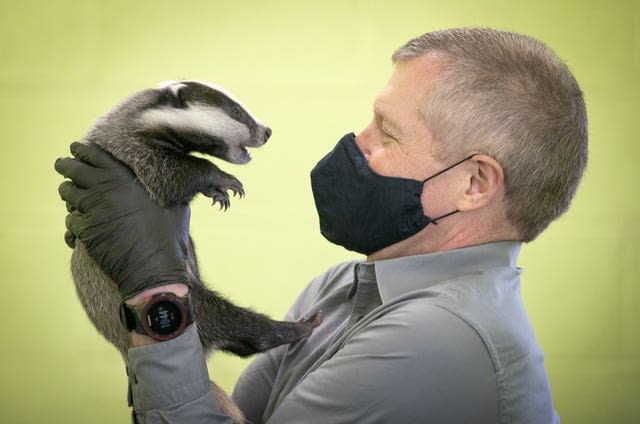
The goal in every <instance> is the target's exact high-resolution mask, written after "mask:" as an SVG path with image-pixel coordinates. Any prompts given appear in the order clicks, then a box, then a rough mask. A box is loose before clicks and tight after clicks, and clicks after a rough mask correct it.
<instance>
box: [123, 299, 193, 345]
mask: <svg viewBox="0 0 640 424" xmlns="http://www.w3.org/2000/svg"><path fill="white" fill-rule="evenodd" d="M120 319H121V321H122V323H123V324H124V326H125V327H126V328H127V330H129V331H131V330H135V331H136V332H137V333H139V334H144V335H146V336H149V337H152V338H153V339H155V340H171V339H174V338H176V337H178V336H179V335H180V334H182V333H183V332H184V330H185V329H186V328H187V326H188V325H189V324H191V323H192V322H193V319H194V313H193V305H192V303H191V298H190V293H187V295H186V296H184V297H179V296H176V295H175V294H174V293H156V294H154V295H152V296H149V297H146V298H145V299H144V301H143V302H142V303H141V304H139V305H135V306H133V305H127V304H126V303H124V302H123V303H122V305H121V306H120Z"/></svg>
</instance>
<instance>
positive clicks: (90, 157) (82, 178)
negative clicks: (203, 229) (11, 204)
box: [55, 143, 190, 299]
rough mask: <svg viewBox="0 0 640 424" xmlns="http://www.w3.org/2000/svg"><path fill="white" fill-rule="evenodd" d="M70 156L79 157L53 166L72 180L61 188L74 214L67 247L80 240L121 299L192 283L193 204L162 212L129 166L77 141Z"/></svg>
mask: <svg viewBox="0 0 640 424" xmlns="http://www.w3.org/2000/svg"><path fill="white" fill-rule="evenodd" d="M71 153H72V154H73V155H74V156H75V158H68V157H67V158H60V159H58V160H56V163H55V169H56V171H57V172H58V173H60V174H62V175H63V176H65V177H67V178H70V179H71V180H72V181H64V182H63V183H62V184H60V186H59V188H58V192H59V193H60V196H61V197H62V199H63V200H65V201H66V202H67V210H68V211H69V212H70V213H69V215H67V219H66V226H67V229H68V232H67V234H65V240H66V241H67V244H69V245H71V246H72V245H73V243H74V241H75V239H76V238H77V240H79V241H81V242H82V243H83V244H84V245H85V246H86V248H87V251H88V252H89V255H91V257H92V258H93V259H94V260H95V261H96V263H97V264H98V265H99V266H100V268H102V270H103V271H104V272H106V273H107V274H108V275H109V276H110V277H111V279H112V280H113V281H115V282H116V283H117V284H118V287H119V289H120V293H121V294H122V297H123V299H129V298H131V297H133V296H135V295H137V294H140V293H141V292H143V291H145V290H147V289H150V288H153V287H157V286H162V285H166V284H172V283H188V282H189V279H188V275H187V272H186V269H185V261H186V258H187V252H188V246H189V217H190V210H189V206H188V205H186V204H183V205H179V206H177V207H175V208H171V209H164V208H161V207H160V206H159V205H158V204H157V203H155V202H154V201H153V200H151V199H150V198H149V195H148V194H147V192H146V191H145V189H144V188H143V187H142V186H141V185H140V184H139V183H138V181H136V177H135V175H134V174H133V173H132V172H131V170H130V169H129V168H127V167H126V166H125V165H123V164H122V163H121V162H119V161H117V160H116V159H115V158H113V157H112V156H111V155H109V154H108V153H106V152H104V151H103V150H101V149H100V148H99V147H97V146H95V145H85V144H82V143H73V144H72V145H71Z"/></svg>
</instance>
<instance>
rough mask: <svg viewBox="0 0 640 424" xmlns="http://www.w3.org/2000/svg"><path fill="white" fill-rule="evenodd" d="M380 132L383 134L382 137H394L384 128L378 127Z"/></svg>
mask: <svg viewBox="0 0 640 424" xmlns="http://www.w3.org/2000/svg"><path fill="white" fill-rule="evenodd" d="M380 133H382V135H383V136H384V137H387V138H391V139H395V138H394V137H393V136H392V135H391V134H389V133H388V132H386V131H385V130H384V128H380Z"/></svg>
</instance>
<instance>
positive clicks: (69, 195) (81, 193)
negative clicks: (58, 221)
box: [58, 181, 91, 213]
mask: <svg viewBox="0 0 640 424" xmlns="http://www.w3.org/2000/svg"><path fill="white" fill-rule="evenodd" d="M58 193H59V194H60V198H61V199H62V200H64V201H65V202H66V206H67V212H74V211H76V210H77V211H78V212H80V213H84V212H86V211H87V207H88V206H90V205H91V203H89V199H90V196H91V193H90V192H89V191H88V190H85V189H83V188H80V187H78V186H77V185H75V184H74V183H72V182H71V181H63V182H62V183H61V184H60V185H59V186H58Z"/></svg>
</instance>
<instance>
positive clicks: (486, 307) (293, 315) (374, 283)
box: [56, 29, 587, 423]
mask: <svg viewBox="0 0 640 424" xmlns="http://www.w3.org/2000/svg"><path fill="white" fill-rule="evenodd" d="M393 61H394V63H395V64H396V67H395V70H394V71H393V74H392V75H391V78H390V79H389V82H388V84H387V85H386V87H385V88H384V89H383V90H382V91H381V92H380V93H379V94H378V96H377V97H376V99H375V101H374V116H373V119H372V121H371V123H370V124H369V126H367V128H365V129H364V130H363V131H362V132H360V133H359V134H358V135H357V136H353V135H351V134H349V135H346V136H345V137H344V138H343V139H342V140H340V142H339V143H338V145H337V146H336V148H335V149H334V150H333V151H332V152H331V153H330V154H328V155H327V156H326V157H325V158H323V159H322V160H321V161H320V162H319V163H318V165H317V166H316V168H314V170H313V171H312V173H311V177H312V187H313V191H314V197H315V201H316V206H317V209H318V213H319V217H320V225H321V230H322V233H323V234H324V235H325V237H327V238H328V239H329V240H330V241H332V242H334V243H337V244H340V245H343V246H345V247H346V248H348V249H350V250H354V251H356V252H360V253H364V254H366V255H367V260H366V261H355V262H349V263H344V264H340V265H338V266H336V267H334V268H332V269H330V270H329V271H327V273H325V274H324V275H322V276H320V277H318V278H316V279H315V280H313V281H312V282H311V283H310V284H309V285H308V286H307V288H306V289H305V290H304V291H303V292H302V294H301V295H300V296H299V298H298V300H297V301H296V302H295V304H294V305H293V307H292V309H291V310H290V311H289V313H288V315H287V319H288V320H297V319H300V318H301V317H303V316H308V315H309V314H310V313H312V312H315V311H316V310H318V309H321V310H322V311H323V312H324V315H325V320H324V322H323V323H322V325H321V326H320V327H318V328H317V329H316V330H315V331H314V333H313V334H312V336H311V337H310V338H309V339H307V340H304V341H301V342H299V343H295V344H292V345H288V346H281V347H279V348H276V349H273V350H271V351H269V352H266V353H264V354H261V355H258V356H257V357H256V358H255V360H254V361H253V362H252V364H251V365H250V366H249V367H248V368H247V369H246V370H245V372H244V373H243V374H242V376H241V377H240V379H239V381H238V383H237V385H236V388H235V391H234V394H233V397H234V400H235V401H236V402H237V404H238V406H239V407H240V408H241V409H242V411H243V412H244V413H245V415H246V417H247V419H248V420H249V421H250V422H254V423H259V422H267V423H292V422H296V423H297V422H302V423H396V422H398V423H405V422H428V423H466V422H473V423H555V422H559V419H558V416H557V414H556V413H555V411H554V408H553V404H552V400H551V392H550V387H549V383H548V379H547V375H546V372H545V369H544V364H543V354H542V352H541V350H540V348H539V347H538V345H537V342H536V340H535V336H534V333H533V329H532V328H531V326H530V324H529V321H528V318H527V315H526V311H525V309H524V306H523V304H522V301H521V297H520V289H519V273H520V269H519V268H517V266H516V261H517V255H518V252H519V249H520V244H521V242H523V241H524V242H528V241H531V240H533V239H534V238H535V237H536V236H537V235H538V234H539V233H540V232H541V231H543V230H544V229H545V228H546V227H547V225H548V224H549V223H550V222H551V221H552V220H554V219H555V218H557V217H558V216H559V215H560V214H562V213H563V212H564V211H565V210H566V209H567V207H568V205H569V203H570V200H571V198H572V196H573V194H574V192H575V190H576V187H577V185H578V182H579V180H580V178H581V175H582V173H583V170H584V167H585V165H586V158H587V122H586V112H585V106H584V102H583V98H582V93H581V91H580V89H579V87H578V84H577V83H576V81H575V79H574V78H573V76H572V75H571V73H570V71H569V70H568V69H567V68H566V66H565V65H563V64H562V63H561V62H560V60H559V59H558V58H557V57H556V56H555V55H554V54H553V53H552V52H551V51H550V50H549V49H548V48H547V47H546V46H544V45H543V44H542V43H540V42H538V41H535V40H533V39H531V38H528V37H525V36H521V35H517V34H512V33H505V32H498V31H494V30H489V29H454V30H446V31H438V32H433V33H427V34H425V35H423V36H421V37H418V38H416V39H413V40H411V41H409V42H408V43H407V44H406V45H404V46H403V47H401V48H400V49H398V50H397V51H396V52H395V54H394V55H393ZM72 152H73V153H74V155H75V156H76V157H78V158H79V159H82V160H83V161H84V162H82V161H80V160H78V159H71V158H65V159H61V160H58V161H57V162H56V169H58V170H59V172H61V173H62V174H63V175H65V176H67V177H70V178H72V179H73V180H74V181H75V182H76V183H77V185H75V184H72V183H70V182H65V183H63V184H62V185H61V187H60V193H61V196H62V198H63V200H66V201H67V202H68V203H69V204H70V208H71V210H75V211H74V212H73V213H71V214H70V215H69V216H68V219H67V228H68V230H69V233H68V234H67V237H68V238H70V239H73V238H74V237H78V238H79V239H80V240H82V241H83V243H85V244H86V245H87V248H88V250H89V252H90V253H91V255H92V256H93V257H94V258H96V259H97V261H98V263H99V264H100V265H101V267H102V268H103V269H104V270H105V271H106V272H107V273H108V274H109V275H111V276H112V278H113V279H114V281H116V282H117V283H118V284H119V285H120V290H121V292H122V293H123V298H125V299H128V300H127V303H129V304H137V303H140V302H144V298H145V296H148V295H149V294H150V293H153V292H168V291H169V292H176V293H179V294H181V295H182V294H184V293H186V292H187V290H188V287H187V286H186V285H185V284H181V283H184V282H185V281H186V279H184V278H183V277H182V274H181V273H180V272H178V273H175V271H174V270H175V266H173V267H164V268H163V264H165V263H170V264H175V263H177V262H178V263H179V259H180V255H181V253H180V249H179V247H178V243H173V244H174V245H175V248H174V249H173V250H175V251H172V250H171V249H163V250H162V251H159V252H157V253H155V252H154V254H152V255H151V257H150V259H149V260H148V261H147V262H146V263H142V264H141V263H140V261H137V262H136V269H135V270H133V269H131V268H130V266H131V265H130V262H131V263H132V262H133V260H131V261H130V260H129V258H137V257H139V256H142V255H143V253H144V255H146V256H150V255H149V251H150V250H153V246H155V245H162V246H167V245H171V243H167V240H169V241H171V240H179V239H181V237H184V234H183V233H184V229H185V228H188V219H189V214H188V208H187V207H186V206H181V207H178V208H176V209H172V210H167V211H165V210H161V209H160V208H159V207H157V206H155V205H154V204H153V203H152V202H149V201H147V200H145V193H144V192H143V190H142V189H141V188H140V187H139V186H138V185H137V184H135V183H132V182H133V181H134V179H133V176H132V175H131V173H130V172H129V171H128V170H126V169H125V168H124V167H123V166H121V165H119V164H118V163H117V162H116V161H114V160H113V159H111V158H110V157H109V156H108V155H106V154H105V153H104V152H101V151H100V150H99V149H97V148H93V147H87V146H82V145H77V144H75V145H73V147H72ZM85 162H86V163H85ZM114 193H117V194H114ZM141 205H142V206H141ZM76 209H79V211H77V210H76ZM176 217H177V219H178V221H180V222H186V223H187V225H179V226H178V227H180V228H182V230H176V229H175V227H176V225H174V223H175V222H176ZM142 222H145V223H149V222H151V223H153V225H138V224H140V223H142ZM141 227H144V228H150V227H153V228H154V230H153V231H145V230H143V229H142V230H141V229H140V228H141ZM181 231H182V233H181ZM112 246H117V247H118V248H117V249H111V247H112ZM123 249H125V250H123ZM156 250H157V249H156ZM121 251H127V252H131V253H130V254H129V255H128V256H125V257H123V256H122V254H119V252H121ZM176 258H177V259H176ZM131 273H135V275H137V276H138V278H136V281H138V282H139V281H144V282H145V283H144V284H140V283H138V284H137V285H136V286H135V287H133V286H132V285H131V283H130V279H129V278H125V277H122V276H123V275H131ZM168 282H173V283H176V284H173V285H167V283H168ZM133 337H134V344H135V345H136V346H139V347H137V348H134V349H131V350H130V351H129V360H130V366H131V370H130V374H131V375H130V380H131V381H132V389H133V400H134V409H135V413H136V414H137V419H138V420H140V421H141V422H148V423H159V422H170V423H173V422H188V423H196V422H197V423H200V422H203V423H204V422H215V423H217V422H229V419H228V418H227V417H225V416H224V414H222V412H221V410H220V409H219V406H218V404H217V403H216V401H215V400H214V399H213V397H212V396H211V394H210V391H211V386H210V384H209V383H208V376H207V371H206V366H205V362H204V358H203V354H202V348H201V347H200V343H199V340H198V337H197V333H196V330H195V328H194V327H193V326H191V327H189V328H188V329H187V331H185V332H184V333H182V334H181V335H179V336H178V337H176V338H174V339H172V340H170V341H166V342H157V340H153V339H150V338H148V337H145V336H142V335H139V334H136V333H133Z"/></svg>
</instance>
